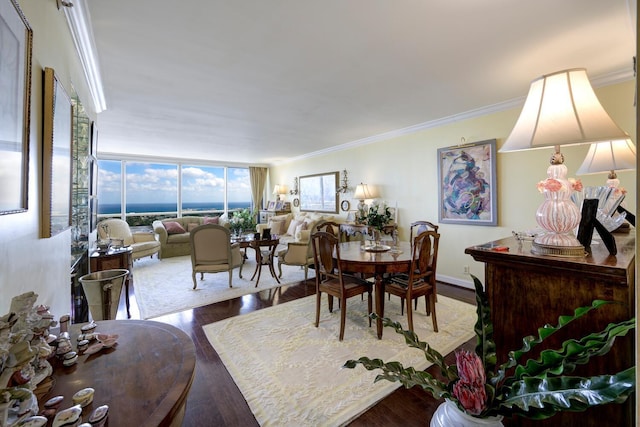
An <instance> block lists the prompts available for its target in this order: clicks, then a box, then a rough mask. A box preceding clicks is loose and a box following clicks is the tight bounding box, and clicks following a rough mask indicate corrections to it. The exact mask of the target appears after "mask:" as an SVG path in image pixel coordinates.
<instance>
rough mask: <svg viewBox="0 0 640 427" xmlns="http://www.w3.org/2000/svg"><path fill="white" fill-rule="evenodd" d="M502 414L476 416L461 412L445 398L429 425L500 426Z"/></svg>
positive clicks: (458, 426)
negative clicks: (486, 416) (487, 416)
mask: <svg viewBox="0 0 640 427" xmlns="http://www.w3.org/2000/svg"><path fill="white" fill-rule="evenodd" d="M501 426H503V424H502V416H497V417H490V418H476V417H472V416H471V415H468V414H466V413H464V412H462V411H461V410H460V409H458V407H457V406H456V404H455V403H453V402H452V401H450V400H445V401H444V402H443V403H441V404H440V406H438V409H436V412H434V413H433V418H431V424H430V427H501Z"/></svg>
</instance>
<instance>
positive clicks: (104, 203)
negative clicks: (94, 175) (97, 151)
mask: <svg viewBox="0 0 640 427" xmlns="http://www.w3.org/2000/svg"><path fill="white" fill-rule="evenodd" d="M98 183H99V185H98V215H100V216H103V217H105V216H116V217H120V216H121V215H122V162H119V161H115V160H98Z"/></svg>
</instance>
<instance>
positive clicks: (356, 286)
mask: <svg viewBox="0 0 640 427" xmlns="http://www.w3.org/2000/svg"><path fill="white" fill-rule="evenodd" d="M311 239H312V245H313V260H314V264H315V268H316V328H317V327H318V325H319V323H320V303H321V300H322V293H326V294H327V301H328V304H329V312H330V313H333V298H334V297H335V298H337V299H338V301H339V303H340V337H339V338H340V341H342V340H343V338H344V328H345V323H346V319H347V300H348V299H349V298H351V297H354V296H357V295H363V294H364V293H365V292H366V293H367V296H368V313H369V314H371V312H372V298H371V291H372V289H373V284H372V283H370V282H367V281H366V280H362V279H360V278H358V277H355V276H351V275H348V274H346V273H343V272H342V265H341V264H342V262H341V261H340V245H339V240H338V237H337V236H336V235H334V234H332V233H329V232H326V231H319V232H317V233H314V234H313V235H312V236H311ZM369 326H371V317H369Z"/></svg>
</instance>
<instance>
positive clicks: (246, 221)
mask: <svg viewBox="0 0 640 427" xmlns="http://www.w3.org/2000/svg"><path fill="white" fill-rule="evenodd" d="M255 218H256V214H255V212H252V211H251V210H250V209H249V208H245V209H241V210H239V211H237V212H234V213H233V216H232V217H231V219H230V220H229V228H230V229H231V231H232V232H233V234H236V235H239V234H241V233H242V232H243V231H247V230H254V229H255V227H256V219H255Z"/></svg>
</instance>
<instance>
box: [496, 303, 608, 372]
mask: <svg viewBox="0 0 640 427" xmlns="http://www.w3.org/2000/svg"><path fill="white" fill-rule="evenodd" d="M612 303H613V302H612V301H602V300H594V301H593V302H592V303H591V305H590V306H585V307H578V308H576V309H575V310H574V314H573V316H569V315H562V316H559V317H558V324H557V325H556V326H552V325H548V324H547V325H545V326H543V327H542V328H538V338H535V337H534V336H533V335H529V336H527V337H525V338H523V339H522V342H523V345H522V348H521V349H520V350H514V351H510V352H509V353H508V360H507V361H506V362H505V363H503V364H502V365H500V366H499V368H498V373H497V375H496V377H495V378H493V379H492V383H493V384H498V383H499V382H501V381H503V380H505V379H506V372H507V370H509V369H511V368H514V367H515V366H517V365H518V360H520V359H521V358H522V356H523V355H524V354H526V353H528V352H529V351H531V350H532V349H533V348H534V347H535V346H536V345H538V344H540V343H541V342H543V341H544V340H545V339H546V338H548V337H549V336H551V335H552V334H554V333H555V332H557V331H559V330H560V329H562V328H563V327H565V326H567V325H568V324H569V323H571V322H573V321H574V320H576V319H578V318H580V317H582V316H584V315H585V314H587V313H589V312H590V311H592V310H595V309H597V308H600V307H601V306H603V305H605V304H612Z"/></svg>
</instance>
